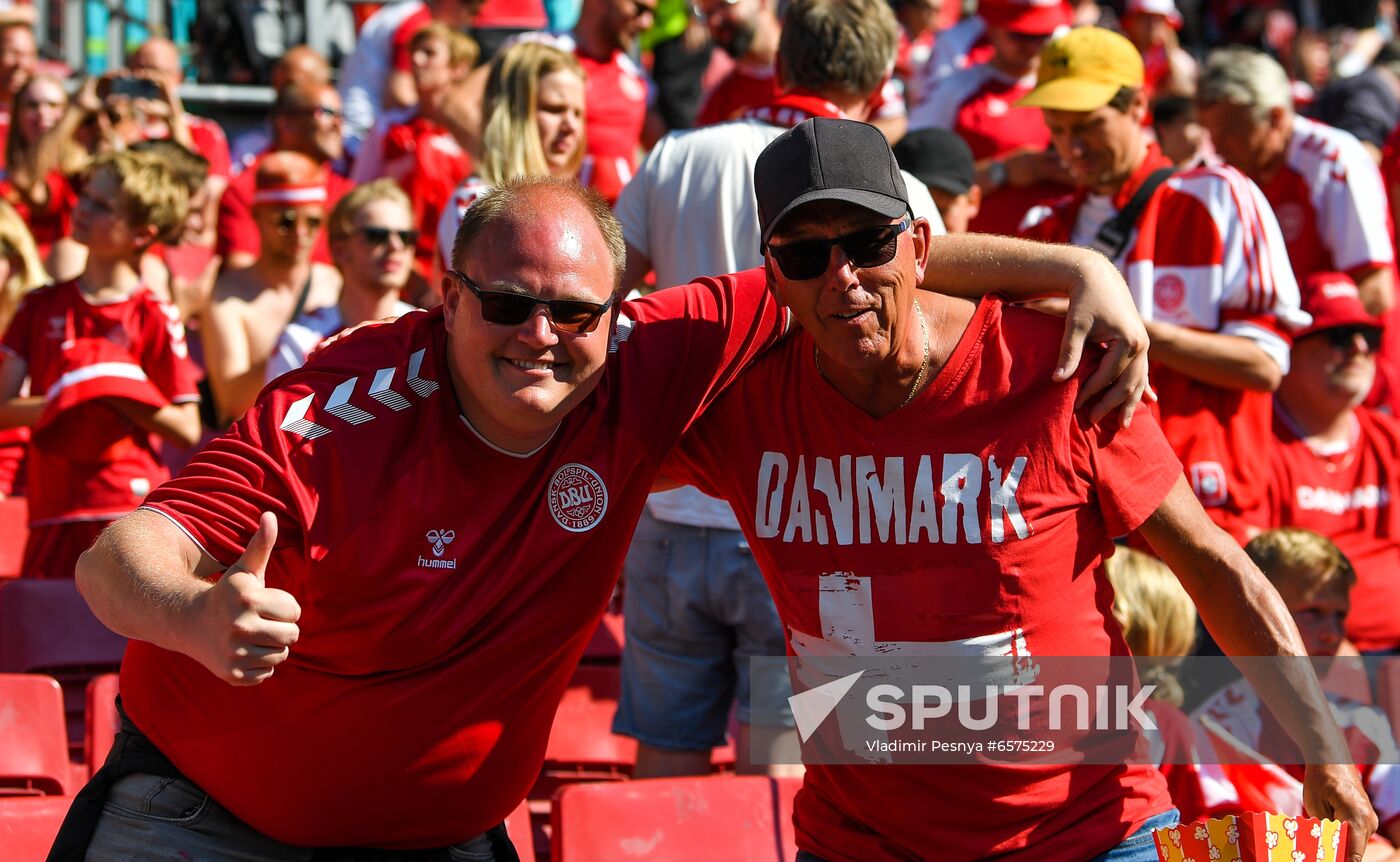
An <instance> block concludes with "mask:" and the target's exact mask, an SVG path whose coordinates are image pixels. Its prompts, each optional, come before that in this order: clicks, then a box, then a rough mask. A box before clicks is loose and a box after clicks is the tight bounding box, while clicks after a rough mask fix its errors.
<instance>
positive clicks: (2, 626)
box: [0, 579, 126, 756]
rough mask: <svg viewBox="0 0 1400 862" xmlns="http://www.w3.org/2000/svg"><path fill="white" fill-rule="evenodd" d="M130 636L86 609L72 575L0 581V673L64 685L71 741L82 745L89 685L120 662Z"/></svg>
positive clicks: (76, 747) (77, 747)
mask: <svg viewBox="0 0 1400 862" xmlns="http://www.w3.org/2000/svg"><path fill="white" fill-rule="evenodd" d="M125 650H126V638H123V637H121V636H120V635H116V634H113V633H112V631H111V630H109V629H108V628H107V627H106V626H104V625H103V624H102V623H101V622H99V621H98V619H97V617H95V616H93V615H92V611H90V610H88V606H87V602H85V601H83V597H82V596H80V595H78V590H77V587H76V585H75V584H74V582H73V581H72V580H66V579H65V580H52V581H50V580H42V581H41V580H29V579H20V580H14V581H3V582H0V673H46V674H48V675H50V676H52V677H54V678H55V679H57V680H58V681H59V684H60V685H62V686H63V701H64V711H65V713H66V714H67V716H68V742H69V746H70V747H71V748H72V751H73V753H74V755H75V756H81V755H82V750H83V730H84V720H83V715H84V713H85V712H86V698H87V684H88V681H89V680H91V679H92V678H93V677H94V676H97V675H98V674H103V673H110V672H113V671H115V670H117V669H118V668H119V667H120V666H121V660H122V653H123V652H124V651H125Z"/></svg>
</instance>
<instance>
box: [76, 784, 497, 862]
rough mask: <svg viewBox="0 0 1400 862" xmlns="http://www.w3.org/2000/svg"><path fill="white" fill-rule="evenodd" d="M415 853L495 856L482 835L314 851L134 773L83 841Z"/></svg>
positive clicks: (243, 853) (284, 855)
mask: <svg viewBox="0 0 1400 862" xmlns="http://www.w3.org/2000/svg"><path fill="white" fill-rule="evenodd" d="M416 857H421V858H425V859H426V858H435V859H441V858H444V857H445V858H446V859H448V860H451V862H495V860H496V859H497V856H496V854H495V853H494V851H493V849H492V845H491V842H490V840H489V839H488V838H487V836H485V835H482V836H478V837H476V838H473V839H472V840H471V841H467V842H465V843H462V844H458V845H456V846H453V847H449V848H446V850H445V852H444V851H422V852H419V851H412V850H399V851H394V850H384V851H373V850H353V849H347V850H344V851H335V850H329V851H327V850H320V851H318V850H313V849H310V848H306V847H293V846H292V845H290V844H283V843H282V842H280V841H275V840H273V839H272V838H269V837H267V836H266V835H263V834H262V833H260V832H258V831H256V830H254V829H253V828H252V827H251V826H249V825H248V824H246V823H244V822H243V821H242V820H239V819H238V818H237V817H234V816H233V815H232V814H230V813H229V811H228V809H226V808H224V807H223V806H222V805H220V804H219V803H217V802H215V801H214V799H213V798H212V797H210V796H209V794H207V793H205V792H204V791H203V790H201V789H200V788H199V787H197V786H196V785H195V784H193V783H192V782H189V781H186V780H184V779H179V778H161V777H159V776H155V775H143V774H140V773H136V774H133V775H128V776H126V777H124V778H121V779H119V780H118V781H117V783H116V784H114V785H113V786H112V790H111V793H110V794H109V795H108V797H107V804H106V805H105V806H104V808H103V812H102V819H101V820H99V821H98V823H97V832H96V833H95V834H94V835H93V838H92V844H91V845H90V846H89V847H88V852H87V859H88V862H109V860H110V862H127V860H131V859H143V860H169V862H188V860H190V859H200V860H216V862H245V860H246V862H319V860H347V862H348V860H353V862H371V860H372V862H391V860H392V862H408V860H413V859H415V858H416Z"/></svg>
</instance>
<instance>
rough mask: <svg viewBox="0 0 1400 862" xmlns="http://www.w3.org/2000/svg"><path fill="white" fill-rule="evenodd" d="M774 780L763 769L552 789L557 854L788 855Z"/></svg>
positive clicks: (755, 859) (775, 859) (731, 859)
mask: <svg viewBox="0 0 1400 862" xmlns="http://www.w3.org/2000/svg"><path fill="white" fill-rule="evenodd" d="M780 796H781V793H780V791H779V786H778V784H777V782H775V781H774V780H773V779H770V778H762V777H759V776H709V777H705V778H659V779H652V780H649V781H628V782H623V783H604V784H573V785H569V786H567V787H564V788H562V789H560V791H559V792H558V793H557V794H556V795H555V797H554V814H553V825H554V830H553V838H552V842H551V848H552V854H551V858H552V859H553V860H554V862H595V860H606V859H646V860H647V862H690V860H693V859H724V860H726V862H789V860H791V859H792V858H793V856H794V855H795V854H796V851H795V850H793V849H791V846H790V842H789V841H788V840H786V839H785V837H784V835H783V827H782V826H781V824H780V823H779V820H780V818H781V817H782V816H783V815H782V813H781V809H782V805H781V804H780Z"/></svg>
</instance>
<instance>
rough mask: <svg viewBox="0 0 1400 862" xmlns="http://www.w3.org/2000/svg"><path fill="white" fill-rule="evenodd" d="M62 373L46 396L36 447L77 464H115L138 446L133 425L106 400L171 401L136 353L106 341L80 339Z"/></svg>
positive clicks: (69, 351)
mask: <svg viewBox="0 0 1400 862" xmlns="http://www.w3.org/2000/svg"><path fill="white" fill-rule="evenodd" d="M60 370H61V373H60V374H59V377H58V380H56V381H54V383H53V385H52V386H50V387H49V389H48V391H47V392H46V393H44V397H45V402H46V403H45V404H44V413H43V415H41V416H40V417H39V421H38V422H36V423H34V436H33V443H34V445H35V446H36V447H37V448H39V449H42V450H44V451H48V452H54V453H58V454H62V455H63V457H65V458H67V459H69V460H71V461H85V462H97V461H105V460H110V459H112V458H114V457H117V456H118V455H119V452H120V449H121V448H124V447H127V446H131V445H134V443H133V441H134V437H133V434H132V428H131V426H130V425H128V424H127V423H126V422H123V421H120V420H118V419H117V417H116V415H115V414H114V413H113V411H112V409H111V408H110V407H109V406H107V405H106V404H104V403H103V401H102V399H105V398H125V399H127V400H129V401H135V402H137V403H138V404H148V405H150V406H152V407H163V406H165V405H166V404H168V403H170V399H169V398H166V397H165V395H164V393H162V392H161V391H160V389H158V388H157V387H156V385H155V384H154V383H152V382H151V380H150V378H148V377H147V376H146V372H145V371H144V370H143V369H142V368H141V365H140V364H139V363H138V362H137V361H136V360H135V359H133V358H132V356H131V353H130V352H128V351H127V350H125V349H124V348H122V347H121V346H120V345H118V344H115V343H113V342H111V341H108V340H107V339H105V338H79V339H77V340H76V341H74V342H73V343H72V344H71V345H70V346H68V347H67V348H66V349H65V350H64V351H63V358H62V367H61V369H60ZM144 433H145V432H140V434H144ZM137 436H139V435H137Z"/></svg>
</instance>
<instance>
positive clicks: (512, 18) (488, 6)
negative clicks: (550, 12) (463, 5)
mask: <svg viewBox="0 0 1400 862" xmlns="http://www.w3.org/2000/svg"><path fill="white" fill-rule="evenodd" d="M472 26H473V27H475V28H477V29H482V28H488V27H504V28H511V29H521V30H543V29H544V28H545V27H547V26H549V18H548V16H547V15H545V10H544V2H543V0H486V2H485V3H482V4H481V8H480V9H478V10H477V12H476V15H475V16H474V17H473V18H472Z"/></svg>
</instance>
